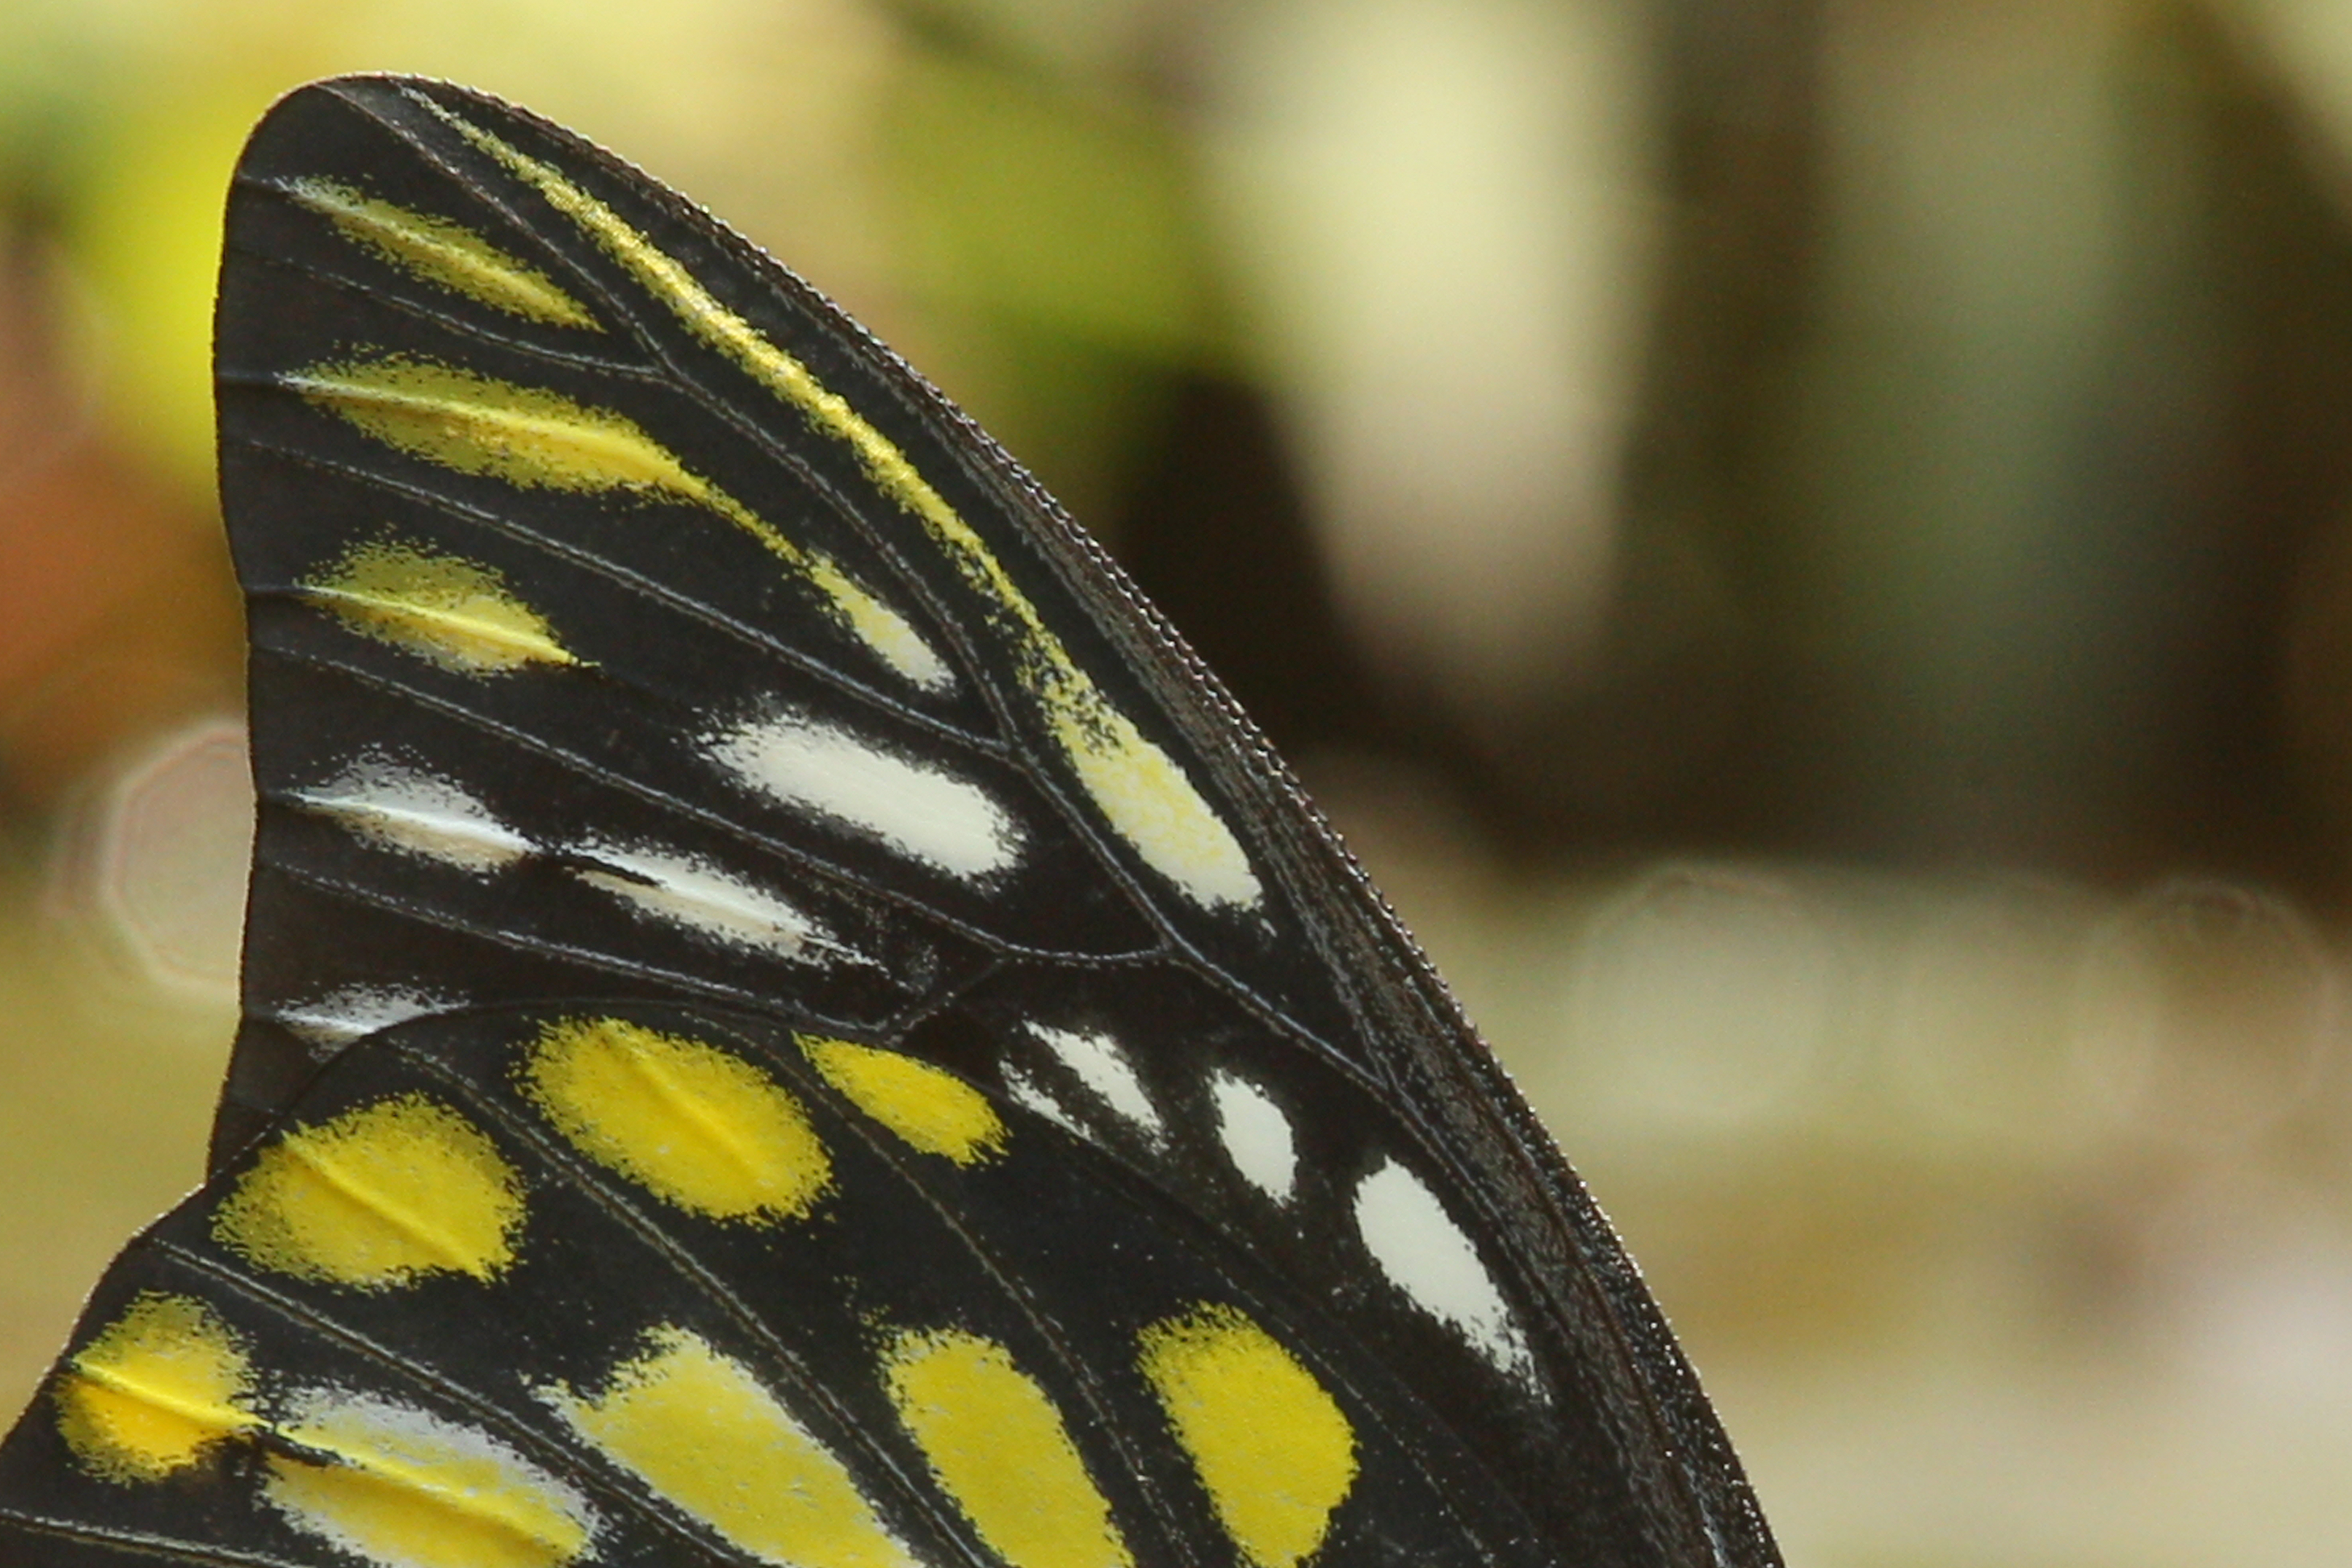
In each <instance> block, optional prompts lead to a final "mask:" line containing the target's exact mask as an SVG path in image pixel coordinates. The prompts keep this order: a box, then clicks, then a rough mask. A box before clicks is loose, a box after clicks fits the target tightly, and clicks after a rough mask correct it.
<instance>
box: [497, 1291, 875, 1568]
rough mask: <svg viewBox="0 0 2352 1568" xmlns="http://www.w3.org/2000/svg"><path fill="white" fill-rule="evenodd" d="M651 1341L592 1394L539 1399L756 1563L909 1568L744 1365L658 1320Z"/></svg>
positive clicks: (821, 1453) (549, 1394) (834, 1462)
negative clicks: (601, 1389)
mask: <svg viewBox="0 0 2352 1568" xmlns="http://www.w3.org/2000/svg"><path fill="white" fill-rule="evenodd" d="M652 1345H653V1348H652V1349H651V1350H650V1351H649V1352H647V1353H646V1354H645V1355H643V1356H640V1357H638V1358H637V1359H635V1360H634V1361H631V1362H628V1363H625V1364H623V1365H622V1366H620V1367H618V1368H617V1369H615V1370H614V1373H613V1375H612V1377H611V1379H610V1381H609V1383H608V1384H607V1385H606V1387H605V1390H604V1393H602V1394H595V1395H582V1394H575V1393H574V1392H573V1391H572V1390H571V1389H568V1388H553V1389H547V1390H542V1391H541V1397H543V1398H545V1399H546V1400H547V1401H548V1402H549V1403H550V1404H551V1405H553V1406H554V1407H555V1409H556V1410H557V1411H558V1412H559V1413H560V1414H562V1416H563V1417H564V1419H565V1420H567V1421H569V1422H570V1423H571V1424H572V1427H573V1429H574V1430H576V1431H577V1432H579V1434H580V1435H581V1436H583V1437H584V1438H585V1439H587V1441H589V1442H590V1443H592V1444H593V1445H594V1446H595V1447H597V1448H599V1449H600V1450H602V1451H603V1452H604V1455H605V1456H606V1457H607V1458H611V1459H612V1460H613V1461H614V1463H616V1464H618V1465H620V1466H622V1467H623V1468H626V1469H629V1470H633V1471H635V1473H636V1474H637V1475H638V1476H639V1477H640V1478H642V1479H644V1481H645V1482H646V1485H647V1486H649V1487H651V1488H652V1489H654V1491H655V1492H656V1494H658V1495H659V1496H661V1497H663V1498H666V1499H667V1500H669V1501H670V1502H672V1503H674V1504H675V1505H677V1507H678V1508H680V1509H682V1510H685V1511H686V1512H687V1513H688V1514H691V1515H692V1516H693V1517H694V1518H696V1519H698V1520H699V1521H702V1522H703V1523H704V1524H706V1525H708V1526H709V1527H710V1529H711V1530H712V1531H716V1532H717V1533H718V1534H719V1535H720V1536H723V1537H725V1538H726V1540H727V1541H729V1542H731V1543H732V1544H734V1545H736V1546H738V1547H740V1548H741V1549H742V1550H743V1551H745V1552H750V1553H751V1555H752V1556H754V1557H757V1558H759V1559H760V1560H761V1562H763V1563H778V1564H783V1565H789V1568H913V1564H914V1558H913V1556H912V1555H911V1554H910V1553H909V1552H908V1550H907V1548H906V1547H905V1546H904V1545H902V1544H901V1543H900V1542H898V1540H896V1539H895V1538H894V1537H892V1536H891V1535H890V1533H889V1532H888V1531H886V1530H885V1529H884V1528H883V1527H882V1524H881V1521H878V1520H877V1519H876V1518H875V1517H874V1510H873V1509H872V1508H871V1507H869V1506H868V1505H867V1503H866V1499H865V1498H864V1497H862V1496H860V1495H859V1493H858V1490H857V1488H856V1483H855V1482H853V1481H852V1480H851V1479H850V1476H849V1471H848V1470H847V1468H845V1467H844V1466H843V1464H842V1462H841V1461H840V1460H839V1459H838V1458H835V1457H834V1455H833V1454H832V1453H831V1452H830V1451H829V1450H827V1449H826V1448H825V1447H824V1445H822V1444H820V1443H819V1442H818V1441H817V1440H816V1439H815V1437H814V1436H811V1435H810V1433H809V1431H808V1429H807V1428H806V1427H804V1426H802V1425H801V1424H800V1422H799V1421H797V1420H795V1419H794V1418H793V1415H792V1413H791V1412H790V1411H788V1410H786V1409H785V1408H784V1407H783V1405H782V1404H780V1403H778V1401H777V1399H776V1397H775V1395H773V1394H770V1393H769V1392H768V1391H767V1390H766V1389H765V1388H763V1387H761V1384H760V1382H759V1380H758V1379H757V1378H755V1377H753V1376H752V1375H751V1370H750V1369H749V1368H747V1367H745V1366H744V1365H742V1364H741V1363H739V1362H736V1361H734V1360H732V1359H730V1358H729V1357H727V1356H723V1355H721V1354H719V1352H717V1351H715V1350H713V1349H712V1348H711V1347H710V1346H709V1344H708V1343H706V1342H704V1341H703V1340H701V1339H700V1338H698V1337H697V1336H696V1335H694V1334H691V1333H689V1332H688V1331H686V1330H684V1329H681V1328H675V1327H666V1328H662V1329H659V1330H656V1331H655V1332H654V1334H653V1335H652Z"/></svg>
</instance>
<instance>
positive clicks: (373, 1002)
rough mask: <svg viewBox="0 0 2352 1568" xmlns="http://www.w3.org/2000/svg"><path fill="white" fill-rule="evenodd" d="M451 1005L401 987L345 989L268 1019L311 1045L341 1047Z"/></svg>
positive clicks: (421, 992) (285, 1010)
mask: <svg viewBox="0 0 2352 1568" xmlns="http://www.w3.org/2000/svg"><path fill="white" fill-rule="evenodd" d="M454 1005H456V1004H454V1003H452V1002H451V1001H450V1000H449V999H448V998H447V997H446V996H436V995H435V994H432V993H431V992H429V991H417V990H412V989H411V988H409V987H407V986H404V985H346V986H344V987H343V988H342V989H341V990H340V991H331V992H329V993H328V994H326V995H324V996H321V997H320V998H319V999H318V1000H316V1001H314V1002H304V1003H299V1004H297V1005H293V1006H290V1007H281V1008H279V1009H278V1011H277V1012H276V1013H275V1014H274V1015H272V1016H274V1017H276V1018H277V1020H278V1022H279V1023H281V1024H283V1025H285V1026H287V1027H288V1028H289V1029H291V1030H293V1031H294V1033H296V1034H298V1035H299V1036H301V1037H303V1038H304V1039H306V1040H308V1041H310V1043H311V1044H312V1045H316V1046H345V1045H349V1044H351V1042H352V1041H353V1040H356V1039H358V1038H360V1037H362V1036H365V1035H373V1034H374V1033H375V1032H376V1031H377V1030H378V1029H389V1028H391V1027H392V1026H394V1024H404V1023H406V1022H407V1021H408V1020H409V1019H411V1018H421V1017H423V1016H425V1014H427V1013H437V1012H439V1011H441V1010H442V1009H443V1008H446V1007H450V1006H454Z"/></svg>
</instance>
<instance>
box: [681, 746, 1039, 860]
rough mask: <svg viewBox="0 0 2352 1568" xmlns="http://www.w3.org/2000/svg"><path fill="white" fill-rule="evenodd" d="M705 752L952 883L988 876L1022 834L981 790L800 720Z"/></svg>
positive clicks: (787, 800)
mask: <svg viewBox="0 0 2352 1568" xmlns="http://www.w3.org/2000/svg"><path fill="white" fill-rule="evenodd" d="M709 749H710V754H711V756H712V757H713V758H715V759H716V760H717V761H718V762H719V765H721V766H722V767H724V768H726V769H727V770H728V772H730V773H733V774H734V775H735V776H736V777H737V778H739V779H740V780H742V781H743V782H744V783H745V784H750V785H751V787H752V788H754V789H756V790H759V791H760V792H761V793H762V794H764V795H769V796H771V797H772V798H773V799H775V800H778V801H781V802H782V803H783V804H784V805H788V806H791V807H793V809H794V810H798V811H806V812H813V813H814V814H815V815H817V816H822V817H824V818H826V819H827V820H829V821H832V822H835V823H838V824H840V825H841V826H845V827H847V828H849V829H851V830H852V831H854V832H857V833H861V834H863V835H865V836H866V837H869V838H873V839H875V840H877V841H878V842H880V843H881V844H882V845H884V846H885V847H887V848H890V849H893V850H895V851H897V852H898V854H901V855H904V856H906V857H907V858H908V859H911V860H919V861H921V862H922V863H923V864H925V865H927V866H931V867H936V868H938V869H940V870H942V871H945V872H947V873H948V874H949V875H950V876H955V877H963V878H980V877H987V876H992V875H993V874H995V873H996V872H999V871H1002V870H1003V869H1004V868H1007V867H1008V866H1011V865H1012V864H1013V861H1014V860H1015V859H1016V858H1018V857H1019V855H1020V852H1021V829H1020V826H1019V825H1018V824H1016V823H1015V822H1014V821H1013V819H1012V817H1010V816H1007V815H1006V814H1005V811H1004V808H1003V806H1001V805H998V804H997V803H996V802H995V800H994V799H992V797H991V796H990V795H989V794H988V792H987V791H986V790H984V789H982V788H981V787H980V786H979V785H978V784H973V783H972V782H971V780H969V779H964V778H959V777H957V776H956V775H955V774H953V773H949V772H947V771H946V770H944V769H941V768H937V767H932V766H929V765H927V764H925V763H918V762H914V761H911V760H909V759H908V758H906V757H902V756H900V755H898V753H897V752H892V751H888V750H887V749H885V748H883V747H881V746H879V745H877V744H876V743H875V742H871V741H868V740H866V739H864V738H863V737H861V736H858V735H855V734H852V733H851V732H850V731H847V730H844V729H841V728H839V727H837V726H835V725H832V724H826V723H823V722H820V721H817V720H814V719H811V718H808V717H806V716H804V715H802V714H798V713H779V714H775V715H772V716H770V717H767V718H762V719H757V720H754V721H751V722H750V723H746V724H743V725H740V726H739V727H738V728H736V729H733V730H730V731H726V732H724V733H722V734H720V735H718V736H716V737H715V738H713V740H712V741H711V742H710V747H709Z"/></svg>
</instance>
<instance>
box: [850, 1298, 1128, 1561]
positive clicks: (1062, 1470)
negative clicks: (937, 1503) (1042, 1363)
mask: <svg viewBox="0 0 2352 1568" xmlns="http://www.w3.org/2000/svg"><path fill="white" fill-rule="evenodd" d="M882 1376H883V1385H884V1387H885V1388H886V1389H887V1391H888V1393H889V1395H890V1402H891V1404H892V1405H895V1406H897V1408H898V1419H899V1421H900V1422H901V1423H903V1424H904V1425H905V1426H906V1428H907V1431H908V1434H909V1435H910V1436H913V1438H914V1439H915V1443H916V1445H917V1447H920V1448H921V1449H922V1450H923V1458H925V1459H926V1460H927V1461H929V1465H930V1468H931V1474H932V1475H933V1476H934V1477H936V1478H937V1479H938V1480H939V1483H940V1488H941V1489H943V1490H944V1491H946V1493H947V1494H948V1495H949V1496H950V1498H952V1499H954V1500H955V1503H956V1506H957V1507H959V1508H961V1510H963V1513H964V1517H965V1518H967V1519H969V1520H971V1525H972V1528H973V1529H974V1530H975V1531H979V1533H980V1538H981V1539H982V1541H983V1542H987V1544H988V1547H989V1550H991V1551H992V1552H995V1553H996V1554H997V1555H998V1556H999V1557H1002V1558H1003V1559H1004V1561H1005V1562H1006V1563H1010V1564H1012V1568H1130V1565H1131V1564H1132V1563H1133V1562H1134V1558H1133V1557H1132V1556H1130V1555H1129V1552H1128V1549H1127V1542H1126V1541H1125V1539H1124V1538H1123V1537H1121V1536H1120V1534H1119V1531H1118V1525H1117V1524H1116V1523H1114V1522H1113V1521H1112V1520H1111V1516H1110V1504H1109V1503H1108V1501H1107V1500H1105V1499H1104V1497H1103V1495H1102V1493H1101V1492H1100V1491H1098V1490H1097V1489H1096V1488H1095V1484H1094V1481H1093V1480H1092V1479H1091V1478H1089V1477H1088V1476H1087V1469H1086V1465H1085V1463H1084V1462H1083V1461H1082V1460H1080V1459H1079V1458H1078V1450H1077V1447H1076V1445H1074V1444H1073V1443H1072V1442H1071V1441H1070V1434H1069V1429H1068V1428H1067V1427H1066V1426H1064V1425H1063V1424H1062V1417H1061V1413H1060V1412H1058V1411H1057V1410H1055V1408H1054V1403H1053V1401H1052V1400H1051V1399H1049V1398H1047V1397H1046V1395H1045V1390H1044V1389H1043V1388H1041V1387H1039V1386H1038V1384H1037V1383H1036V1381H1035V1380H1034V1379H1033V1378H1032V1377H1030V1376H1029V1374H1028V1373H1024V1372H1023V1371H1022V1370H1021V1369H1020V1368H1019V1367H1016V1366H1014V1365H1013V1357H1012V1354H1011V1352H1008V1351H1006V1350H1005V1348H1004V1347H1003V1345H1000V1344H998V1343H996V1342H994V1341H993V1340H986V1339H982V1338H981V1337H980V1336H979V1335H978V1334H972V1333H966V1332H964V1331H962V1330H961V1329H930V1330H915V1331H907V1332H904V1333H901V1334H899V1335H898V1338H897V1339H896V1340H895V1341H894V1342H892V1343H891V1344H890V1346H889V1348H888V1349H887V1351H886V1352H884V1354H883V1358H882Z"/></svg>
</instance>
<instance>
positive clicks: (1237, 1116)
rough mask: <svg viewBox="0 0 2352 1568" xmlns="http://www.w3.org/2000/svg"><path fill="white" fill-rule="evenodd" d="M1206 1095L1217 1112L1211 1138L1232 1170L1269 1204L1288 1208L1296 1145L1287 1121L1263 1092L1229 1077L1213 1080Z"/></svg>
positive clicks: (1295, 1170)
mask: <svg viewBox="0 0 2352 1568" xmlns="http://www.w3.org/2000/svg"><path fill="white" fill-rule="evenodd" d="M1209 1094H1210V1096H1211V1098H1212V1099H1213V1100H1214V1102H1215V1104H1216V1107H1217V1136H1218V1138H1219V1139H1220V1140H1221V1141H1222V1142H1223V1143H1224V1146H1225V1157H1226V1158H1227V1159H1229V1160H1231V1161H1232V1162H1233V1163H1234V1170H1236V1171H1239V1172H1240V1173H1242V1178H1243V1179H1244V1181H1246V1182H1248V1183H1249V1184H1250V1185H1252V1186H1254V1187H1255V1188H1256V1189H1257V1190H1258V1191H1260V1192H1262V1193H1264V1194H1265V1195H1266V1196H1267V1197H1270V1198H1272V1199H1273V1200H1274V1201H1275V1202H1276V1203H1278V1204H1286V1203H1288V1202H1289V1201H1290V1195H1291V1194H1292V1193H1293V1192H1294V1191H1296V1190H1297V1185H1298V1144H1297V1140H1296V1139H1295V1138H1294V1137H1293V1136H1292V1135H1291V1131H1290V1118H1289V1117H1287V1116H1286V1115H1284V1114H1283V1110H1282V1107H1280V1106H1279V1105H1276V1103H1275V1102H1274V1100H1273V1098H1272V1097H1271V1096H1269V1095H1268V1094H1267V1093H1266V1092H1265V1090H1264V1089H1260V1088H1258V1086H1257V1085H1255V1084H1254V1083H1252V1082H1250V1081H1249V1080H1248V1079H1245V1078H1241V1077H1238V1076H1237V1075H1235V1074H1233V1073H1229V1072H1223V1071H1220V1072H1217V1073H1215V1074H1214V1075H1213V1076H1212V1077H1211V1078H1210V1079H1209Z"/></svg>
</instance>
